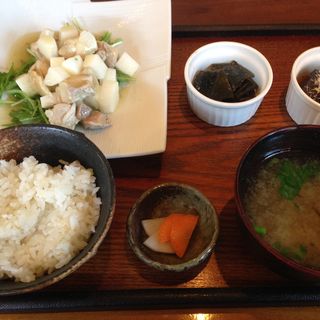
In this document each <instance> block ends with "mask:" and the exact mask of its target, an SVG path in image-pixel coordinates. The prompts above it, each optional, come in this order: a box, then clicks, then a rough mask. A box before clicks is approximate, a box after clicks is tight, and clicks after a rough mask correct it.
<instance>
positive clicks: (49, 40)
mask: <svg viewBox="0 0 320 320" xmlns="http://www.w3.org/2000/svg"><path fill="white" fill-rule="evenodd" d="M37 46H38V50H39V52H40V53H41V54H42V55H43V56H44V57H45V58H46V59H47V60H50V58H51V57H56V56H57V55H58V46H57V43H56V40H55V39H54V37H53V36H50V35H46V34H42V35H40V37H39V39H38V41H37Z"/></svg>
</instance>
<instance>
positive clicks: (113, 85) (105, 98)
mask: <svg viewBox="0 0 320 320" xmlns="http://www.w3.org/2000/svg"><path fill="white" fill-rule="evenodd" d="M97 98H98V99H97V100H98V103H99V108H100V110H101V111H102V112H104V113H112V112H114V111H115V109H116V107H117V105H118V103H119V83H118V82H117V81H110V80H104V81H103V83H102V85H101V87H100V88H99V90H98V97H97Z"/></svg>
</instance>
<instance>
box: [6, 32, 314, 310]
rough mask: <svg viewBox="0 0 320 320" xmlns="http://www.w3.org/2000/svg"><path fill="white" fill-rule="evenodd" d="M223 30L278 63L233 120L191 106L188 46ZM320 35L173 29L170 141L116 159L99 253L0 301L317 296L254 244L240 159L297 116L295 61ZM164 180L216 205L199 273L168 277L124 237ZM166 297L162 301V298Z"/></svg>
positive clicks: (89, 303)
mask: <svg viewBox="0 0 320 320" xmlns="http://www.w3.org/2000/svg"><path fill="white" fill-rule="evenodd" d="M221 40H229V41H239V42H242V43H245V44H248V45H251V46H253V47H255V48H256V49H258V50H259V51H261V52H262V53H263V54H264V55H265V56H266V58H267V59H268V60H269V61H270V63H271V66H272V68H273V72H274V82H273V85H272V88H271V90H270V92H269V93H268V95H267V96H266V98H265V100H264V101H263V103H262V105H261V107H260V108H259V109H258V111H257V113H256V115H255V116H254V117H253V118H252V119H251V120H249V121H248V122H247V123H245V124H243V125H240V126H236V127H231V128H219V127H214V126H210V125H208V124H206V123H204V122H202V121H201V120H199V119H198V118H197V117H196V116H195V115H194V114H193V113H192V112H191V111H190V108H189V105H188V102H187V98H186V91H185V85H184V79H183V69H184V64H185V62H186V60H187V58H188V56H189V55H190V54H191V53H192V52H193V51H194V50H195V49H197V48H198V47H200V46H202V45H204V44H206V43H209V42H214V41H221ZM319 43H320V34H312V35H294V34H292V35H276V34H273V35H247V36H246V35H241V36H231V35H229V36H228V35H227V36H217V35H215V34H212V35H206V36H205V37H196V38H195V37H175V38H173V45H172V73H171V79H170V81H169V83H168V138H167V149H166V151H165V152H164V153H163V154H161V155H155V156H148V157H141V158H131V159H114V160H112V161H111V166H112V168H113V170H114V174H115V178H116V179H115V180H116V190H117V204H116V210H115V215H114V220H113V223H112V226H111V229H110V232H109V234H108V236H107V238H106V239H105V241H104V242H103V244H102V246H101V248H100V250H99V251H98V254H97V255H96V256H95V257H94V258H93V259H92V260H90V261H89V262H88V263H86V264H85V265H84V266H83V267H81V268H80V269H79V270H78V271H77V272H75V273H74V274H72V275H71V276H69V277H68V278H66V279H64V280H63V281H61V282H59V283H57V284H56V285H54V286H52V287H50V288H48V289H45V290H42V291H41V292H39V293H37V294H35V295H34V296H32V297H30V296H29V297H26V296H22V297H10V299H8V298H1V299H0V305H1V302H2V309H1V308H0V311H8V310H9V311H19V308H22V311H26V310H27V311H28V310H51V309H50V308H52V307H54V306H55V308H56V309H57V310H70V309H71V310H78V309H86V308H87V309H88V308H89V309H103V308H106V309H108V308H147V307H148V306H149V307H157V308H161V307H163V306H164V305H165V304H167V305H166V307H167V308H168V307H175V306H179V303H178V305H177V301H180V303H181V306H182V307H183V306H186V305H187V306H192V301H193V302H194V306H210V305H212V304H213V305H215V303H216V305H217V306H221V305H223V306H224V305H261V304H262V301H266V304H267V305H268V303H269V305H292V304H295V305H299V304H300V305H318V304H319V302H320V298H319V295H318V287H317V286H315V285H312V284H308V285H307V286H306V285H305V284H301V286H300V285H299V286H298V287H297V283H296V281H293V280H290V279H286V278H285V277H282V276H281V275H279V274H277V273H275V272H273V271H272V270H271V269H270V268H269V267H267V266H265V265H264V263H263V262H262V261H261V260H259V259H257V257H256V256H255V255H253V254H252V251H251V248H250V244H249V243H248V240H247V238H246V236H245V234H244V233H243V232H242V229H241V227H240V223H239V221H238V218H237V212H236V207H235V202H234V180H235V173H236V168H237V165H238V163H239V160H240V159H241V156H242V155H243V153H244V152H245V150H246V149H247V148H248V147H249V146H250V144H251V143H253V142H254V141H255V140H256V139H257V138H258V137H260V136H261V135H263V134H265V133H267V132H269V131H271V130H274V129H277V128H279V127H283V126H288V125H295V124H294V122H293V121H292V120H291V118H290V117H289V115H288V114H287V111H286V108H285V102H284V98H285V94H286V90H287V86H288V83H289V79H290V71H291V66H292V64H293V62H294V60H295V58H296V57H297V56H298V55H299V54H300V53H301V52H302V51H304V50H306V49H309V48H311V47H315V46H318V45H319ZM163 182H182V183H186V184H190V185H192V186H193V187H196V188H198V189H199V190H200V191H201V192H203V193H204V194H205V195H206V196H207V197H208V199H209V200H210V201H211V202H212V204H213V205H214V207H215V208H216V211H217V213H218V215H219V219H220V224H221V231H220V237H219V240H218V244H217V248H216V252H215V253H214V254H213V256H212V257H211V259H210V260H209V262H208V263H207V265H206V266H205V267H204V268H203V269H202V270H201V271H200V272H199V273H198V274H189V275H187V276H184V277H175V278H170V277H168V276H167V275H165V274H162V273H160V272H157V271H154V270H152V269H150V268H149V267H147V266H145V265H143V264H142V263H141V262H140V261H138V260H137V258H136V257H135V256H134V255H133V253H132V252H131V250H130V248H129V246H128V244H127V240H126V234H125V227H126V219H127V215H128V212H129V210H130V208H131V206H132V205H133V203H134V202H135V200H136V199H137V198H138V197H139V196H140V195H141V193H142V192H143V191H145V190H146V189H147V188H149V187H152V186H154V185H157V184H159V183H163ZM258 293H260V294H261V295H260V296H259V294H258ZM137 297H138V298H137ZM139 297H140V298H139ZM161 297H163V300H161V299H160V300H158V302H159V303H158V302H157V300H156V299H159V298H161ZM173 297H175V298H173ZM255 297H257V298H255ZM259 297H260V298H261V301H260V298H259ZM59 301H60V302H59ZM61 301H62V302H61ZM79 301H82V303H79ZM170 301H171V302H172V304H171V305H170ZM268 301H269V302H268ZM26 302H28V303H26ZM161 302H163V303H161ZM168 303H169V305H168ZM174 303H176V304H174ZM22 306H25V308H23V307H22ZM37 306H38V308H37ZM28 308H29V309H28Z"/></svg>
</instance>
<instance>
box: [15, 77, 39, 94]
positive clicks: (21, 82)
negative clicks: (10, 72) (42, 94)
mask: <svg viewBox="0 0 320 320" xmlns="http://www.w3.org/2000/svg"><path fill="white" fill-rule="evenodd" d="M16 83H17V85H18V87H19V88H20V89H21V90H22V91H23V92H24V93H25V94H27V95H28V96H30V97H32V96H34V95H36V94H37V90H36V89H35V88H34V85H33V82H32V80H31V78H30V75H29V73H24V74H22V75H20V76H19V77H18V78H17V79H16Z"/></svg>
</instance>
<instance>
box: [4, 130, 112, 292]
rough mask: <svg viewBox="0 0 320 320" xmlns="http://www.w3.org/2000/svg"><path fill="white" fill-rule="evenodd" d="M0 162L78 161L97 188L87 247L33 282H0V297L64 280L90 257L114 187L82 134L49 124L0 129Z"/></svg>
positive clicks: (108, 215) (106, 221) (106, 222)
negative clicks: (97, 212)
mask: <svg viewBox="0 0 320 320" xmlns="http://www.w3.org/2000/svg"><path fill="white" fill-rule="evenodd" d="M0 142H1V143H0V159H5V160H10V159H15V160H17V161H18V162H20V161H22V160H23V158H24V157H28V156H30V155H33V156H34V157H35V158H36V159H37V160H38V161H39V162H45V163H47V164H50V165H53V166H56V165H58V164H59V160H60V159H63V160H65V161H67V162H72V161H74V160H79V161H80V163H81V164H82V165H83V166H84V167H86V168H92V169H93V171H94V175H95V177H96V185H97V186H98V187H99V188H100V189H99V191H98V196H99V197H100V198H101V201H102V204H101V207H100V216H99V219H98V222H97V225H96V229H95V232H94V233H93V234H92V236H91V237H90V239H89V240H88V244H87V245H86V246H85V247H84V249H82V251H81V252H80V253H79V254H78V255H77V256H75V257H74V258H73V259H72V260H71V261H70V262H69V263H67V264H66V265H64V266H63V267H61V268H59V269H57V270H55V271H53V272H52V273H50V274H47V275H44V276H42V277H39V278H37V279H36V280H35V281H32V282H28V283H23V282H15V281H13V280H9V279H6V280H4V279H2V280H0V295H10V294H19V293H26V292H31V291H35V290H39V289H42V288H44V287H47V286H49V285H51V284H54V283H56V282H58V281H60V280H61V279H63V278H65V277H66V276H68V275H69V274H71V273H72V272H74V271H75V270H77V269H78V268H79V267H80V266H81V265H83V264H84V263H85V262H86V261H88V260H89V259H90V258H91V257H92V256H94V255H95V254H96V252H97V250H98V247H99V245H100V244H101V242H102V241H103V239H104V238H105V236H106V234H107V232H108V230H109V228H110V225H111V221H112V217H113V212H114V206H115V184H114V178H113V173H112V170H111V167H110V165H109V163H108V161H107V160H106V158H105V156H104V155H103V154H102V152H101V151H100V150H99V149H98V148H97V147H96V146H95V145H94V144H93V143H92V142H91V141H90V140H88V139H87V138H86V137H85V136H84V135H83V134H82V133H79V132H76V131H73V130H68V129H65V128H62V127H57V126H52V125H24V126H19V127H12V128H8V129H1V130H0Z"/></svg>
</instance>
